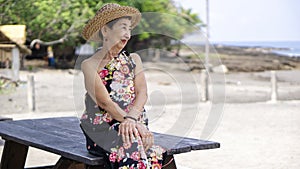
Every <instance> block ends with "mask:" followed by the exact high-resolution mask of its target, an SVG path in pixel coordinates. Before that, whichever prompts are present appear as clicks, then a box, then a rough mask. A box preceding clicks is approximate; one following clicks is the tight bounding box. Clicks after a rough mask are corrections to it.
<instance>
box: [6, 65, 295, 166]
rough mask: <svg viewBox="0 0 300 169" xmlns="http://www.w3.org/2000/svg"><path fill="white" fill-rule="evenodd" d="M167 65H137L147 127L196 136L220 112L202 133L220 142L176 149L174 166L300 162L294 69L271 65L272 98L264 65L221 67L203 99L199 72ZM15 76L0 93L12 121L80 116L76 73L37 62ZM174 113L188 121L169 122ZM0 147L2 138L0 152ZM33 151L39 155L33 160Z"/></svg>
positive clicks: (49, 158) (80, 92)
mask: <svg viewBox="0 0 300 169" xmlns="http://www.w3.org/2000/svg"><path fill="white" fill-rule="evenodd" d="M168 65H169V66H166V65H164V64H162V63H152V62H148V63H145V67H146V68H147V69H146V70H147V71H146V72H145V74H146V78H147V82H148V93H149V101H148V103H147V105H146V108H147V110H148V112H149V114H148V115H149V118H150V123H151V124H150V129H151V130H153V131H159V132H164V133H172V132H177V134H178V135H184V136H189V137H195V138H203V137H204V136H203V129H204V128H205V126H206V125H207V124H206V122H207V119H208V116H209V115H210V114H211V113H214V112H213V108H215V107H218V108H219V109H218V110H220V111H219V112H217V113H218V116H217V117H216V118H214V119H213V120H214V121H213V122H212V124H213V125H214V126H212V127H213V128H214V130H212V131H210V132H209V135H205V138H203V139H209V140H213V141H217V142H220V143H221V148H219V149H214V150H205V151H195V152H191V153H185V154H180V155H176V156H175V158H176V162H177V165H178V166H179V167H178V168H181V169H202V168H203V169H204V168H205V169H216V168H226V169H227V168H228V169H232V168H236V169H238V168H251V169H260V168H273V169H282V168H288V169H296V168H299V167H300V162H299V160H298V159H299V158H300V151H299V150H300V146H299V145H298V144H297V143H298V142H297V141H298V140H299V139H300V130H299V128H300V123H299V122H300V114H299V105H300V79H299V78H297V77H299V75H300V71H299V70H281V71H277V76H278V101H277V102H270V91H271V87H270V86H271V83H270V72H269V71H265V72H229V73H227V74H225V76H224V75H223V74H220V73H210V79H212V80H213V82H214V83H212V84H211V85H210V88H211V90H210V91H211V93H210V97H211V98H212V97H214V99H213V101H208V102H201V101H200V92H199V91H200V88H201V86H200V73H199V72H197V71H195V72H191V71H187V70H183V69H180V68H178V66H176V64H175V65H172V64H171V63H169V64H168ZM29 74H31V75H33V76H34V79H35V92H36V111H35V112H30V111H29V110H28V105H27V83H26V80H27V75H29ZM20 80H21V81H22V82H23V83H21V84H20V86H19V87H18V88H16V90H12V91H8V92H5V93H2V94H1V95H0V98H1V102H0V104H1V105H0V106H1V109H0V116H5V117H11V118H13V119H14V120H19V119H28V118H44V117H61V116H80V113H81V112H82V109H83V104H82V103H83V102H82V98H83V94H84V90H83V89H82V81H81V80H82V74H81V73H78V72H76V71H74V70H55V69H47V68H37V69H36V70H34V71H31V72H30V71H21V72H20ZM214 86H217V88H214ZM218 89H221V90H218ZM222 96H225V99H224V98H222ZM74 98H75V99H74ZM182 115H184V116H182ZM190 115H192V117H195V118H191V116H190ZM182 117H185V118H182ZM179 118H180V119H179ZM181 118H182V119H181ZM178 119H179V120H180V121H182V123H186V124H188V125H184V126H183V127H182V126H177V125H176V123H175V121H177V120H178ZM2 148H3V144H2V145H1V147H0V152H1V151H2ZM41 155H43V156H44V157H45V158H43V159H42V160H39V161H37V160H34V157H38V156H41ZM57 159H58V156H57V155H53V154H49V153H46V152H42V151H40V150H36V149H34V148H30V151H29V155H28V161H26V166H27V167H30V166H36V165H48V164H51V163H52V164H53V163H55V162H56V160H57Z"/></svg>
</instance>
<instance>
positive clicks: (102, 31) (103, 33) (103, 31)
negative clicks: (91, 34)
mask: <svg viewBox="0 0 300 169" xmlns="http://www.w3.org/2000/svg"><path fill="white" fill-rule="evenodd" d="M101 33H102V36H103V37H106V35H107V26H106V25H104V26H103V27H102V28H101Z"/></svg>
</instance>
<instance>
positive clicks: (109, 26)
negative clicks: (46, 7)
mask: <svg viewBox="0 0 300 169" xmlns="http://www.w3.org/2000/svg"><path fill="white" fill-rule="evenodd" d="M140 19H141V14H140V12H139V11H138V10H137V9H136V8H133V7H128V6H120V5H118V4H112V3H110V4H106V5H104V6H102V7H101V8H100V9H99V10H98V11H97V13H96V15H95V16H94V17H93V18H92V19H91V20H89V22H88V23H87V24H86V26H85V27H84V29H83V32H82V35H83V37H84V38H85V39H86V40H92V41H99V40H100V39H102V41H103V46H102V47H101V48H100V49H99V50H98V51H97V52H96V53H95V54H94V55H93V56H92V57H90V58H88V59H86V60H85V61H83V62H82V65H81V68H82V71H83V74H84V82H85V88H86V90H87V94H86V99H85V105H86V109H85V112H84V113H83V115H82V117H81V128H82V130H83V131H84V134H85V136H86V140H87V149H88V151H89V152H90V153H91V154H94V155H99V156H103V155H104V156H105V157H106V158H107V161H109V165H110V167H111V168H122V169H125V168H130V169H131V168H139V169H140V168H155V169H159V168H162V165H161V164H162V160H163V152H164V150H163V149H162V148H161V147H159V146H155V145H153V143H154V138H153V134H152V133H151V132H150V131H149V130H148V128H147V117H146V114H145V110H144V105H145V103H146V100H147V85H146V80H145V76H144V73H143V68H142V62H141V58H140V56H139V55H138V54H135V53H131V54H129V53H127V52H126V51H122V50H123V48H124V47H125V45H126V44H127V42H128V40H129V39H130V36H131V30H132V29H133V28H134V27H135V26H136V25H137V24H138V22H139V21H140Z"/></svg>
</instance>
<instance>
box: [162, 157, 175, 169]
mask: <svg viewBox="0 0 300 169" xmlns="http://www.w3.org/2000/svg"><path fill="white" fill-rule="evenodd" d="M163 169H177V167H176V163H175V158H174V156H173V155H167V156H165V158H164V160H163Z"/></svg>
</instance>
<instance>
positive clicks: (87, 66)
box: [81, 58, 126, 122]
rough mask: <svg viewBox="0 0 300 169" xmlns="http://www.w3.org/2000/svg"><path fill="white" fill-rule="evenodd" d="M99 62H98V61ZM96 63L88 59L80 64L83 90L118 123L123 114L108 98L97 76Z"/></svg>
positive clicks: (121, 119) (122, 119) (122, 118)
mask: <svg viewBox="0 0 300 169" xmlns="http://www.w3.org/2000/svg"><path fill="white" fill-rule="evenodd" d="M98 62H99V61H98ZM98 62H97V61H95V60H94V59H92V58H91V59H88V60H85V61H84V62H82V64H81V69H82V72H83V74H84V83H85V88H86V90H87V92H88V94H89V95H90V96H91V98H92V99H93V100H94V101H95V102H96V103H97V105H98V106H100V107H101V108H103V109H104V110H106V111H107V112H108V113H109V114H110V115H111V116H112V118H113V119H116V120H118V121H120V122H122V121H124V116H126V112H124V111H123V110H122V109H121V108H120V107H119V106H118V105H117V104H116V103H114V102H113V101H112V100H111V98H110V97H109V93H108V92H107V90H106V88H105V86H104V84H103V83H102V80H101V78H100V77H99V75H98V74H97V71H96V70H97V67H98V65H97V64H98Z"/></svg>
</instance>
